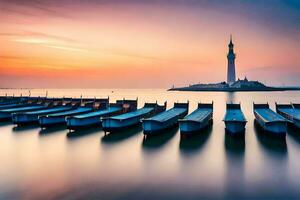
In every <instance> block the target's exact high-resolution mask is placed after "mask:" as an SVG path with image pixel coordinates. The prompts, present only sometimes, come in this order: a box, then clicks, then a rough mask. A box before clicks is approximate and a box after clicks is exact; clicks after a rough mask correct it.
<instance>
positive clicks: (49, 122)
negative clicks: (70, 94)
mask: <svg viewBox="0 0 300 200" xmlns="http://www.w3.org/2000/svg"><path fill="white" fill-rule="evenodd" d="M72 103H73V106H74V109H71V110H68V111H63V112H58V113H53V114H48V115H44V116H41V117H39V124H40V127H41V128H47V127H51V126H55V125H65V124H66V117H69V116H73V115H79V114H84V113H88V112H92V111H93V110H94V103H95V100H90V99H87V100H85V101H82V100H80V103H79V106H78V102H76V101H75V102H72Z"/></svg>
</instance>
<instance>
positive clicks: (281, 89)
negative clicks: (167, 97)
mask: <svg viewBox="0 0 300 200" xmlns="http://www.w3.org/2000/svg"><path fill="white" fill-rule="evenodd" d="M168 91H189V92H280V91H300V87H265V88H191V87H179V88H170V89H168Z"/></svg>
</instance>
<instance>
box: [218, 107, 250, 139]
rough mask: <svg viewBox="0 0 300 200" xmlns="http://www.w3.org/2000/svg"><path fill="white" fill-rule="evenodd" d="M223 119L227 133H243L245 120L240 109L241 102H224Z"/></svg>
mask: <svg viewBox="0 0 300 200" xmlns="http://www.w3.org/2000/svg"><path fill="white" fill-rule="evenodd" d="M223 121H224V123H225V130H226V132H227V133H229V134H233V135H237V134H239V133H244V132H245V126H246V123H247V120H246V118H245V116H244V113H243V111H242V109H241V104H232V103H230V104H226V114H225V116H224V119H223Z"/></svg>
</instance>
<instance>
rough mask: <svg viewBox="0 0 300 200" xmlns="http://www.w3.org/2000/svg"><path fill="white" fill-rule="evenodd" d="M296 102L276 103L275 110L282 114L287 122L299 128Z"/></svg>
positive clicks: (299, 114)
mask: <svg viewBox="0 0 300 200" xmlns="http://www.w3.org/2000/svg"><path fill="white" fill-rule="evenodd" d="M297 105H298V104H277V103H276V112H277V113H278V114H280V115H281V116H283V117H284V118H285V119H286V120H287V121H288V122H290V123H292V124H294V125H295V126H296V127H298V128H300V108H299V107H298V106H297Z"/></svg>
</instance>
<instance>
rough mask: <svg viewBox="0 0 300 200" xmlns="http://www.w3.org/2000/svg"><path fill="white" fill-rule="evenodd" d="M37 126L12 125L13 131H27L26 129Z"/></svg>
mask: <svg viewBox="0 0 300 200" xmlns="http://www.w3.org/2000/svg"><path fill="white" fill-rule="evenodd" d="M37 128H39V125H38V124H33V125H28V126H14V127H13V128H12V130H13V132H22V131H28V130H34V129H37Z"/></svg>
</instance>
